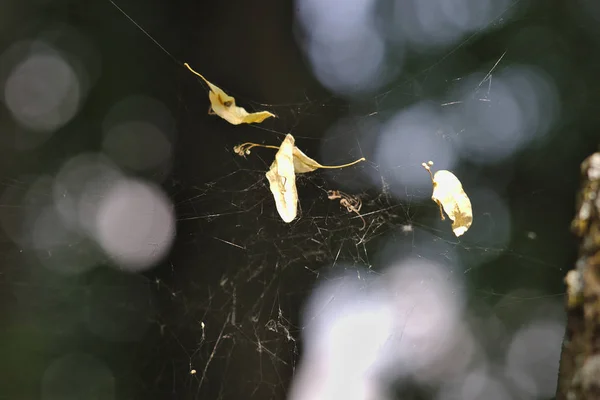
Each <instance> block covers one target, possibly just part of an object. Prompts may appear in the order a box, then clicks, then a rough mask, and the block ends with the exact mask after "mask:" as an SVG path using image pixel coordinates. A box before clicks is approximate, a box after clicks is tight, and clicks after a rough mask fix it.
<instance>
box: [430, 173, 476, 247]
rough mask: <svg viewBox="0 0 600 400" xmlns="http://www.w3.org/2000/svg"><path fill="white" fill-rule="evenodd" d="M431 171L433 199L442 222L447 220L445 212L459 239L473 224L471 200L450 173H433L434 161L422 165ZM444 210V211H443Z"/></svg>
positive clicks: (454, 176)
mask: <svg viewBox="0 0 600 400" xmlns="http://www.w3.org/2000/svg"><path fill="white" fill-rule="evenodd" d="M421 165H423V167H424V168H425V169H426V170H427V171H429V175H430V176H431V181H432V182H433V194H432V196H431V199H432V200H433V201H435V202H436V203H437V205H438V206H439V207H440V215H441V217H442V220H444V219H445V217H444V211H445V212H446V214H448V217H450V219H451V220H452V231H453V232H454V234H455V235H456V236H457V237H458V236H460V235H462V234H464V233H465V232H466V231H467V230H468V229H469V227H470V226H471V223H472V222H473V210H472V208H471V200H469V197H468V196H467V194H466V193H465V191H464V190H463V187H462V184H461V183H460V181H459V180H458V178H457V177H456V175H454V174H453V173H452V172H450V171H446V170H439V171H437V172H436V173H435V175H434V174H432V173H431V168H430V167H431V166H432V165H433V161H429V162H427V163H423V164H421ZM442 208H443V211H442Z"/></svg>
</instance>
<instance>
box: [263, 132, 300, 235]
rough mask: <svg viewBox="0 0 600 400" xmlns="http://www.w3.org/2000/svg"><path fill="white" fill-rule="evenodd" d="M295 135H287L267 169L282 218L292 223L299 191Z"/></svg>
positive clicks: (270, 186) (276, 204)
mask: <svg viewBox="0 0 600 400" xmlns="http://www.w3.org/2000/svg"><path fill="white" fill-rule="evenodd" d="M293 152H294V137H293V136H292V135H287V136H286V137H285V139H284V140H283V143H281V146H279V151H278V152H277V154H276V155H275V161H273V163H272V164H271V168H270V169H269V171H267V173H266V176H267V179H268V180H269V188H270V189H271V193H273V197H274V198H275V206H276V207H277V212H278V213H279V215H280V216H281V219H282V220H283V221H284V222H286V223H290V222H292V221H293V220H294V218H296V213H297V211H298V192H297V190H296V175H295V174H294V155H293Z"/></svg>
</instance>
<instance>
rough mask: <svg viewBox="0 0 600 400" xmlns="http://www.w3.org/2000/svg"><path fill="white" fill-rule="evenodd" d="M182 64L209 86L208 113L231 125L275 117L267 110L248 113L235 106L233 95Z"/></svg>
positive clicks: (187, 65) (257, 121) (186, 64)
mask: <svg viewBox="0 0 600 400" xmlns="http://www.w3.org/2000/svg"><path fill="white" fill-rule="evenodd" d="M183 65H185V66H186V67H187V69H189V70H190V71H191V72H192V73H193V74H195V75H197V76H199V77H200V78H201V79H202V80H203V81H204V82H206V84H207V85H208V87H209V88H210V91H209V92H208V99H209V100H210V104H211V106H210V108H209V109H208V113H209V114H210V115H213V114H216V115H218V116H219V117H221V118H223V119H224V120H225V121H227V122H229V123H230V124H233V125H239V124H251V123H259V122H262V121H264V120H265V119H267V118H269V117H275V114H272V113H270V112H268V111H259V112H255V113H249V112H248V111H246V110H245V109H244V108H242V107H238V106H236V105H235V99H234V98H233V97H231V96H229V95H228V94H227V93H225V92H224V91H223V90H221V88H219V87H218V86H216V85H213V84H212V83H210V82H209V81H208V80H207V79H206V78H205V77H203V76H202V75H201V74H199V73H198V72H196V71H194V70H193V69H192V67H190V65H189V64H188V63H184V64H183Z"/></svg>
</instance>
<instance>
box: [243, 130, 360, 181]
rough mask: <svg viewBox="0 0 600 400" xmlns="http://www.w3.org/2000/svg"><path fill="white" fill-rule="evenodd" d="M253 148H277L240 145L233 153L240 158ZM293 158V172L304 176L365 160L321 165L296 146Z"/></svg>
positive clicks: (264, 145)
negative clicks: (322, 169) (319, 170)
mask: <svg viewBox="0 0 600 400" xmlns="http://www.w3.org/2000/svg"><path fill="white" fill-rule="evenodd" d="M287 136H290V137H292V140H293V139H294V137H293V136H292V135H291V134H289V133H288V135H287ZM287 136H286V138H287ZM253 147H265V148H268V149H277V148H278V147H277V146H271V145H266V144H258V143H242V144H239V145H237V146H235V147H234V148H233V151H234V152H235V153H236V154H239V155H240V156H246V155H248V154H250V149H251V148H253ZM293 156H294V172H296V173H297V174H304V173H307V172H312V171H315V170H317V169H319V168H326V169H332V168H344V167H349V166H351V165H354V164H358V163H359V162H361V161H365V158H364V157H362V158H359V159H358V160H356V161H352V162H351V163H348V164H343V165H321V164H319V163H318V162H316V161H315V160H313V159H312V158H310V157H309V156H307V155H306V154H304V153H303V152H302V150H300V149H299V148H298V147H296V146H294V150H293Z"/></svg>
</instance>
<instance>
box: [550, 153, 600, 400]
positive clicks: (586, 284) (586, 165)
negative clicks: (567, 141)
mask: <svg viewBox="0 0 600 400" xmlns="http://www.w3.org/2000/svg"><path fill="white" fill-rule="evenodd" d="M581 173H582V175H583V184H582V187H581V189H580V191H579V194H578V199H577V214H576V216H575V219H574V220H573V224H572V229H573V232H574V233H575V234H576V235H577V236H578V237H579V238H580V247H579V256H578V259H577V263H576V265H575V268H574V269H573V270H571V271H569V273H568V274H567V276H566V278H565V283H566V285H567V328H566V332H565V338H564V342H563V348H562V354H561V359H560V369H559V373H558V387H557V392H556V398H557V400H584V399H585V400H590V399H600V153H594V154H592V155H591V156H590V157H588V158H587V159H586V160H585V161H584V162H583V163H582V164H581Z"/></svg>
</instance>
